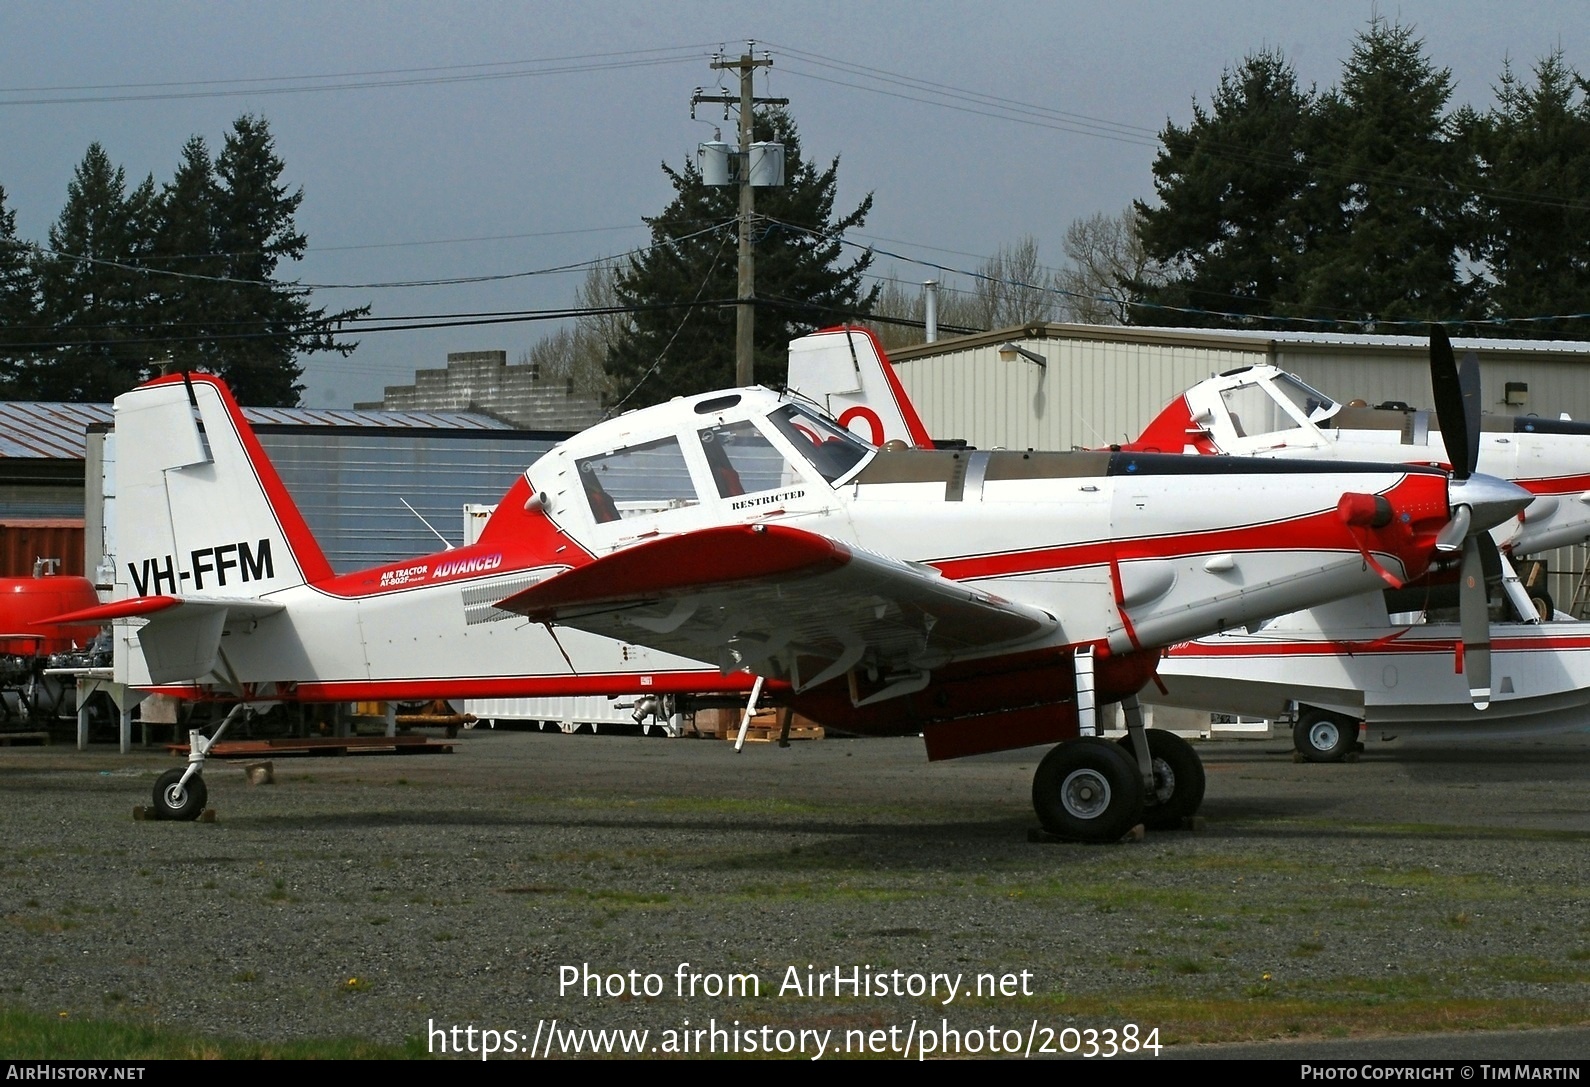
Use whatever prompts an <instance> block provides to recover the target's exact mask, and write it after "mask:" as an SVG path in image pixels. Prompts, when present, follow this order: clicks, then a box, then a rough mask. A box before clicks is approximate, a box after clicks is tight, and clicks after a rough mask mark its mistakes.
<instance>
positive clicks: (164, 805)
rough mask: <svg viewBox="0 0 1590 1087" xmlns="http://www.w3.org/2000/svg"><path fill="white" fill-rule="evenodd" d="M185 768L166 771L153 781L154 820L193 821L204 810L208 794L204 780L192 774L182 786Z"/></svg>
mask: <svg viewBox="0 0 1590 1087" xmlns="http://www.w3.org/2000/svg"><path fill="white" fill-rule="evenodd" d="M184 773H186V768H179V769H176V770H167V771H166V772H165V773H163V774H161V775H160V776H159V777H158V778H156V779H155V818H157V819H180V820H193V819H197V818H198V817H199V813H200V812H202V811H203V810H204V802H205V801H206V800H208V799H209V792H208V790H207V789H205V787H204V778H203V777H201V776H200V775H198V774H194V775H193V776H192V777H190V778H189V779H188V781H187V784H183V782H182V775H183V774H184Z"/></svg>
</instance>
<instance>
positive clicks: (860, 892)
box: [732, 880, 917, 902]
mask: <svg viewBox="0 0 1590 1087" xmlns="http://www.w3.org/2000/svg"><path fill="white" fill-rule="evenodd" d="M916 893H917V892H914V891H907V890H897V889H891V888H886V887H857V886H853V885H852V884H849V883H846V882H843V881H840V882H837V883H830V882H823V883H815V882H809V881H805V880H802V881H799V882H796V883H763V884H748V885H746V886H743V887H741V888H740V889H739V890H738V891H736V892H735V893H734V895H733V896H732V897H733V898H735V899H738V900H739V901H742V902H767V901H769V900H788V901H794V902H902V901H905V900H906V899H909V898H912V897H914V896H915V894H916Z"/></svg>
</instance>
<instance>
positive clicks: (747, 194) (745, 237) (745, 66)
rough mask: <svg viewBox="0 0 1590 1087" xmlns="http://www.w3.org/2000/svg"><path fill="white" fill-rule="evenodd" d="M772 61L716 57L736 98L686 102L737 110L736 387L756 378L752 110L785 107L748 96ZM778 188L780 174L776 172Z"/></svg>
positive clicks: (698, 97)
mask: <svg viewBox="0 0 1590 1087" xmlns="http://www.w3.org/2000/svg"><path fill="white" fill-rule="evenodd" d="M772 66H773V58H772V57H770V56H765V57H763V58H762V59H761V60H757V59H755V58H754V57H752V56H751V54H750V53H742V54H740V59H739V60H728V59H725V58H723V57H718V58H716V59H714V60H713V62H712V67H713V69H714V70H718V71H722V70H733V71H738V72H739V73H740V93H739V96H738V97H735V96H732V95H727V94H716V95H714V94H702V93H701V92H700V91H699V90H697V91H696V93H695V95H693V96H692V97H691V99H690V105H691V107H692V109H693V108H694V107H695V106H696V105H697V104H699V103H701V102H722V103H724V104H726V105H735V104H738V105H739V107H740V147H739V152H738V154H737V156H736V158H737V160H738V162H739V185H740V267H739V273H740V274H739V284H738V290H737V291H736V292H735V320H734V380H735V384H737V385H750V384H752V383H754V382H755V380H756V378H755V377H754V376H753V373H752V370H753V368H752V359H753V343H754V341H755V333H756V257H755V254H754V253H753V252H752V249H751V220H752V217H753V215H754V213H755V211H756V190H755V189H754V188H753V187H752V184H751V168H750V158H751V120H752V116H753V109H754V107H756V106H786V105H788V104H789V99H788V98H755V97H753V96H752V94H751V76H752V74H753V73H754V72H755V71H756V69H758V68H770V67H772ZM779 179H780V180H779V182H778V183H779V184H782V183H783V171H782V170H780V171H779Z"/></svg>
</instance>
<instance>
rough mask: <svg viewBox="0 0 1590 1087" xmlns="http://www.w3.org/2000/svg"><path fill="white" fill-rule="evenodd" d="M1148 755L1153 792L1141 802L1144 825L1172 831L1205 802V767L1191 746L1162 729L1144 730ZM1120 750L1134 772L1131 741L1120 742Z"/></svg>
mask: <svg viewBox="0 0 1590 1087" xmlns="http://www.w3.org/2000/svg"><path fill="white" fill-rule="evenodd" d="M1145 734H1146V735H1147V736H1148V755H1149V758H1150V760H1152V762H1153V766H1154V791H1153V793H1152V794H1151V795H1149V796H1146V797H1144V798H1143V801H1144V805H1145V807H1144V810H1143V825H1144V826H1146V827H1148V828H1149V829H1150V830H1175V829H1176V828H1178V827H1180V826H1181V821H1182V820H1183V819H1185V818H1187V817H1188V816H1190V815H1193V814H1195V813H1196V812H1197V811H1198V805H1200V804H1202V803H1203V802H1204V763H1203V760H1202V759H1200V758H1199V757H1198V752H1196V751H1194V750H1193V746H1192V744H1190V743H1188V742H1187V741H1186V740H1184V739H1182V738H1181V737H1180V736H1178V735H1176V734H1175V733H1174V732H1166V731H1165V730H1164V729H1158V728H1151V729H1147V730H1146V732H1145ZM1121 749H1122V751H1123V752H1124V753H1125V755H1126V758H1127V760H1128V761H1130V762H1131V764H1132V768H1133V769H1134V770H1135V769H1136V768H1137V749H1136V748H1135V747H1133V746H1132V738H1131V737H1130V736H1126V737H1124V738H1123V739H1122V740H1121Z"/></svg>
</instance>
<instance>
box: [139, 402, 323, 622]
mask: <svg viewBox="0 0 1590 1087" xmlns="http://www.w3.org/2000/svg"><path fill="white" fill-rule="evenodd" d="M116 449H117V454H116V502H117V507H118V511H117V518H116V521H117V539H116V561H117V567H116V585H117V592H116V596H117V598H118V599H127V598H130V597H147V596H172V597H178V598H181V599H183V600H185V601H188V600H200V601H202V600H206V599H210V600H234V599H242V598H249V597H258V596H263V595H265V594H268V593H271V592H274V591H277V590H280V589H285V588H290V587H292V586H295V585H301V584H303V583H304V582H305V581H312V580H319V579H321V578H324V577H329V576H330V573H331V570H330V566H329V564H328V563H327V562H326V559H325V556H324V554H323V553H322V552H321V550H320V546H319V545H318V544H317V543H316V542H315V540H314V537H313V536H311V535H310V532H309V528H308V525H307V524H305V522H304V519H303V516H302V514H300V513H299V511H298V508H297V506H296V505H295V504H294V503H293V500H292V498H291V497H289V495H288V494H287V490H286V488H285V487H283V485H282V482H281V478H280V477H279V476H278V475H277V474H276V470H275V468H274V467H273V466H272V465H271V463H270V461H269V459H268V458H267V457H266V456H265V452H264V450H263V449H262V448H261V447H260V444H259V441H258V439H257V438H256V437H255V436H254V432H253V430H252V429H251V428H250V427H249V425H248V423H247V422H246V421H245V420H244V418H243V413H242V411H241V410H240V409H239V408H238V406H237V403H236V402H235V401H234V400H233V399H232V396H231V394H230V393H229V392H228V391H227V389H226V387H225V386H224V385H223V384H221V383H220V382H219V381H218V380H216V379H215V378H213V377H209V376H205V375H183V376H181V377H170V378H164V379H161V380H159V381H155V382H152V383H150V384H148V385H144V386H142V387H141V388H138V389H134V390H133V391H132V392H129V393H126V394H124V395H122V396H120V397H117V399H116Z"/></svg>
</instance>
